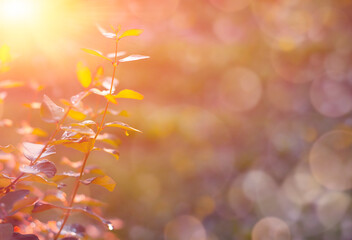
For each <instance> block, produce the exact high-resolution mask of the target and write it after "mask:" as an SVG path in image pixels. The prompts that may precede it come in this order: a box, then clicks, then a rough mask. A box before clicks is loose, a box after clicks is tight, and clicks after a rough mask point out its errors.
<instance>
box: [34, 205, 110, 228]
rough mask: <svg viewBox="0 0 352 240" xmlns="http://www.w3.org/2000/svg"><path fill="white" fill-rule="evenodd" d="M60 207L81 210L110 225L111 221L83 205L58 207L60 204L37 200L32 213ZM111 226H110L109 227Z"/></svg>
mask: <svg viewBox="0 0 352 240" xmlns="http://www.w3.org/2000/svg"><path fill="white" fill-rule="evenodd" d="M55 208H56V209H60V210H63V211H67V210H71V211H75V212H82V213H85V214H87V215H89V216H90V217H92V218H94V219H96V220H99V221H100V222H101V223H103V224H104V225H105V226H106V227H109V226H110V225H111V222H110V221H108V220H106V219H104V218H102V217H100V216H99V215H97V214H96V213H94V212H93V211H92V210H90V209H89V208H87V207H85V208H82V207H73V208H68V207H60V206H56V205H53V204H50V203H44V202H37V203H36V204H35V205H34V209H33V213H38V212H43V211H47V210H50V209H55ZM109 228H111V227H109Z"/></svg>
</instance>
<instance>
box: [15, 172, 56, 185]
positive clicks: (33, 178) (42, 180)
mask: <svg viewBox="0 0 352 240" xmlns="http://www.w3.org/2000/svg"><path fill="white" fill-rule="evenodd" d="M18 182H36V183H42V184H45V185H49V186H54V187H57V184H56V183H54V182H52V181H48V180H46V179H45V178H43V177H42V176H40V175H33V174H31V175H27V176H24V177H22V178H20V180H19V181H18Z"/></svg>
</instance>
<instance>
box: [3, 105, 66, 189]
mask: <svg viewBox="0 0 352 240" xmlns="http://www.w3.org/2000/svg"><path fill="white" fill-rule="evenodd" d="M71 109H72V107H71V106H70V107H68V109H67V110H66V113H65V114H64V116H63V117H62V118H61V120H60V121H59V122H58V123H57V124H56V129H55V131H54V132H53V133H52V134H51V136H50V137H49V139H48V141H47V142H46V144H45V145H44V147H43V149H42V151H40V153H39V155H38V156H37V157H36V159H34V161H32V162H31V163H30V164H29V166H33V165H34V164H35V163H36V162H37V161H38V160H39V159H40V158H41V156H42V155H43V153H44V152H45V151H46V149H47V148H48V146H49V144H50V142H51V141H52V140H53V139H54V137H55V136H56V134H57V133H58V132H59V131H60V129H61V125H62V124H63V122H64V121H65V120H66V118H67V116H68V114H69V112H70V110H71ZM24 175H25V173H21V174H20V175H18V176H17V177H16V179H15V180H13V181H12V182H11V183H10V184H9V185H8V186H7V187H5V188H4V191H5V192H8V191H9V190H10V189H11V187H13V186H14V185H15V184H16V183H17V182H18V180H20V178H22V177H23V176H24Z"/></svg>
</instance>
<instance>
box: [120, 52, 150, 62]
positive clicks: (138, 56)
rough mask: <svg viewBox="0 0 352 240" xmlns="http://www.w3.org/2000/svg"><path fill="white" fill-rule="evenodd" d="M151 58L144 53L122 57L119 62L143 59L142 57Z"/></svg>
mask: <svg viewBox="0 0 352 240" xmlns="http://www.w3.org/2000/svg"><path fill="white" fill-rule="evenodd" d="M147 58H150V57H149V56H143V55H138V54H135V55H130V56H128V57H125V58H122V59H120V60H119V62H132V61H137V60H142V59H147Z"/></svg>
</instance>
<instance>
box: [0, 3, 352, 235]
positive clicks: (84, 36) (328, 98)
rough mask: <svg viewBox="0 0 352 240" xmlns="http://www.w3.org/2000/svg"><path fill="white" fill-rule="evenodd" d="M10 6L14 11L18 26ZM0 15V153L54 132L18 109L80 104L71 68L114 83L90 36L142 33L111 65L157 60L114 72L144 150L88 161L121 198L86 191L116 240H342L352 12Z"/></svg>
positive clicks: (272, 7) (103, 10)
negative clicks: (1, 56) (4, 51)
mask: <svg viewBox="0 0 352 240" xmlns="http://www.w3.org/2000/svg"><path fill="white" fill-rule="evenodd" d="M11 1H12V2H14V1H15V2H20V3H19V4H18V5H16V6H15V7H14V9H15V10H14V11H12V10H11V11H9V8H8V2H11ZM24 2H25V3H24ZM26 4H28V5H26ZM23 6H25V7H23ZM0 7H1V9H0V11H2V14H0V19H1V20H0V36H1V38H0V45H2V44H7V45H8V46H9V47H10V49H11V53H12V55H13V59H12V62H11V63H10V66H9V67H10V70H9V71H7V72H6V73H2V74H1V75H0V80H9V79H11V80H16V81H20V82H23V83H24V84H25V85H24V86H23V87H21V88H16V89H9V90H6V91H7V97H6V98H5V100H4V101H5V104H4V105H3V106H2V108H3V109H1V112H2V119H12V120H13V121H14V125H13V126H12V127H6V126H5V125H6V124H4V123H2V126H3V127H1V128H0V136H1V139H0V143H1V145H5V144H9V143H12V144H16V143H18V141H19V140H21V139H23V135H21V131H18V129H20V128H23V127H24V126H26V124H30V125H31V126H33V127H34V128H41V129H44V130H46V131H49V132H50V129H52V127H53V126H51V125H48V124H47V123H44V122H43V121H41V120H40V117H39V112H38V111H33V110H30V109H28V108H26V107H24V106H23V105H22V104H23V103H24V102H35V101H38V102H40V101H41V99H42V96H43V94H47V95H49V96H50V97H51V98H52V99H53V100H55V102H56V103H60V101H59V99H61V98H66V99H68V98H70V97H71V96H72V95H75V94H77V93H78V92H80V91H82V88H81V86H80V84H79V82H78V80H77V77H76V65H77V62H78V61H83V62H84V63H85V64H86V65H88V66H89V67H90V68H91V69H92V71H93V70H94V69H96V68H97V67H98V66H100V65H102V66H103V67H104V68H105V75H106V76H111V74H112V73H111V70H112V68H111V64H109V63H104V62H103V60H101V59H99V58H96V57H94V56H90V55H87V54H86V53H84V52H83V51H81V50H80V49H81V48H92V49H99V50H100V51H102V52H103V53H105V54H107V53H109V52H113V51H114V42H113V41H111V40H110V39H107V38H104V37H103V36H102V35H101V34H100V33H99V31H98V29H97V24H99V25H100V26H102V27H104V28H106V29H109V28H110V27H109V26H110V24H111V25H113V26H117V25H118V24H120V25H121V27H122V30H127V29H130V28H139V29H143V30H144V32H143V34H142V35H141V36H140V37H130V38H125V39H123V40H121V42H120V44H119V50H123V51H127V53H129V54H142V55H149V56H150V57H151V58H150V59H148V60H143V61H137V62H132V63H125V64H121V65H120V66H119V69H118V74H117V78H118V79H119V81H120V85H119V88H120V89H124V88H129V89H133V90H135V91H138V92H141V93H143V94H144V96H145V99H144V100H143V101H142V102H139V101H133V100H132V101H131V100H130V101H128V100H126V101H121V102H120V103H119V105H118V106H115V107H114V108H116V109H118V110H127V111H128V113H129V117H128V118H126V117H119V120H121V121H124V122H126V123H128V124H130V125H132V126H134V127H136V128H138V129H141V130H142V131H143V134H131V135H130V136H129V137H126V136H125V135H124V134H123V132H121V133H119V136H120V138H121V141H122V144H121V145H120V147H119V151H120V160H119V161H116V160H114V159H113V157H110V156H106V155H104V156H101V155H94V154H93V155H92V157H91V158H90V160H89V161H91V163H98V164H100V165H101V166H102V168H103V169H104V170H105V171H106V173H108V174H109V175H110V176H111V177H112V178H113V179H114V180H115V181H116V182H117V187H116V189H115V191H114V192H113V194H110V193H109V192H107V191H106V190H105V189H101V188H94V187H90V188H89V189H91V190H90V192H89V194H90V196H91V197H95V198H98V199H100V200H104V201H106V202H107V205H106V206H105V207H104V215H105V216H107V217H108V218H119V219H121V220H122V225H121V228H120V229H118V230H115V231H113V232H112V233H113V234H114V236H115V237H116V238H119V239H130V240H149V239H150V240H155V239H165V240H178V239H179V240H227V239H248V240H249V239H253V240H264V239H273V240H276V239H278V240H279V239H280V240H286V239H294V240H301V239H302V240H303V239H319V240H327V239H341V240H349V239H351V236H352V215H351V213H352V211H351V203H350V202H351V192H350V189H351V188H352V161H351V160H352V132H351V124H352V118H351V110H352V70H351V69H352V68H351V63H352V58H351V56H352V44H351V42H352V2H351V1H349V0H338V1H336V0H335V1H334V0H319V1H318V0H312V1H304V0H192V1H186V0H163V1H157V0H139V1H137V0H100V1H95V0H75V1H74V0H55V1H45V0H27V1H24V0H23V1H17V0H0ZM40 85H43V86H44V89H42V90H40V91H38V90H37V89H38V86H40ZM61 105H62V104H61ZM13 129H17V130H16V131H14V130H13ZM42 141H45V137H44V138H42ZM63 151H64V150H63ZM77 156H78V158H79V156H80V155H79V154H77ZM71 160H72V161H74V160H75V159H71ZM270 234H272V235H270ZM93 235H94V231H93ZM107 239H108V238H107ZM109 239H113V237H112V235H109Z"/></svg>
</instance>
